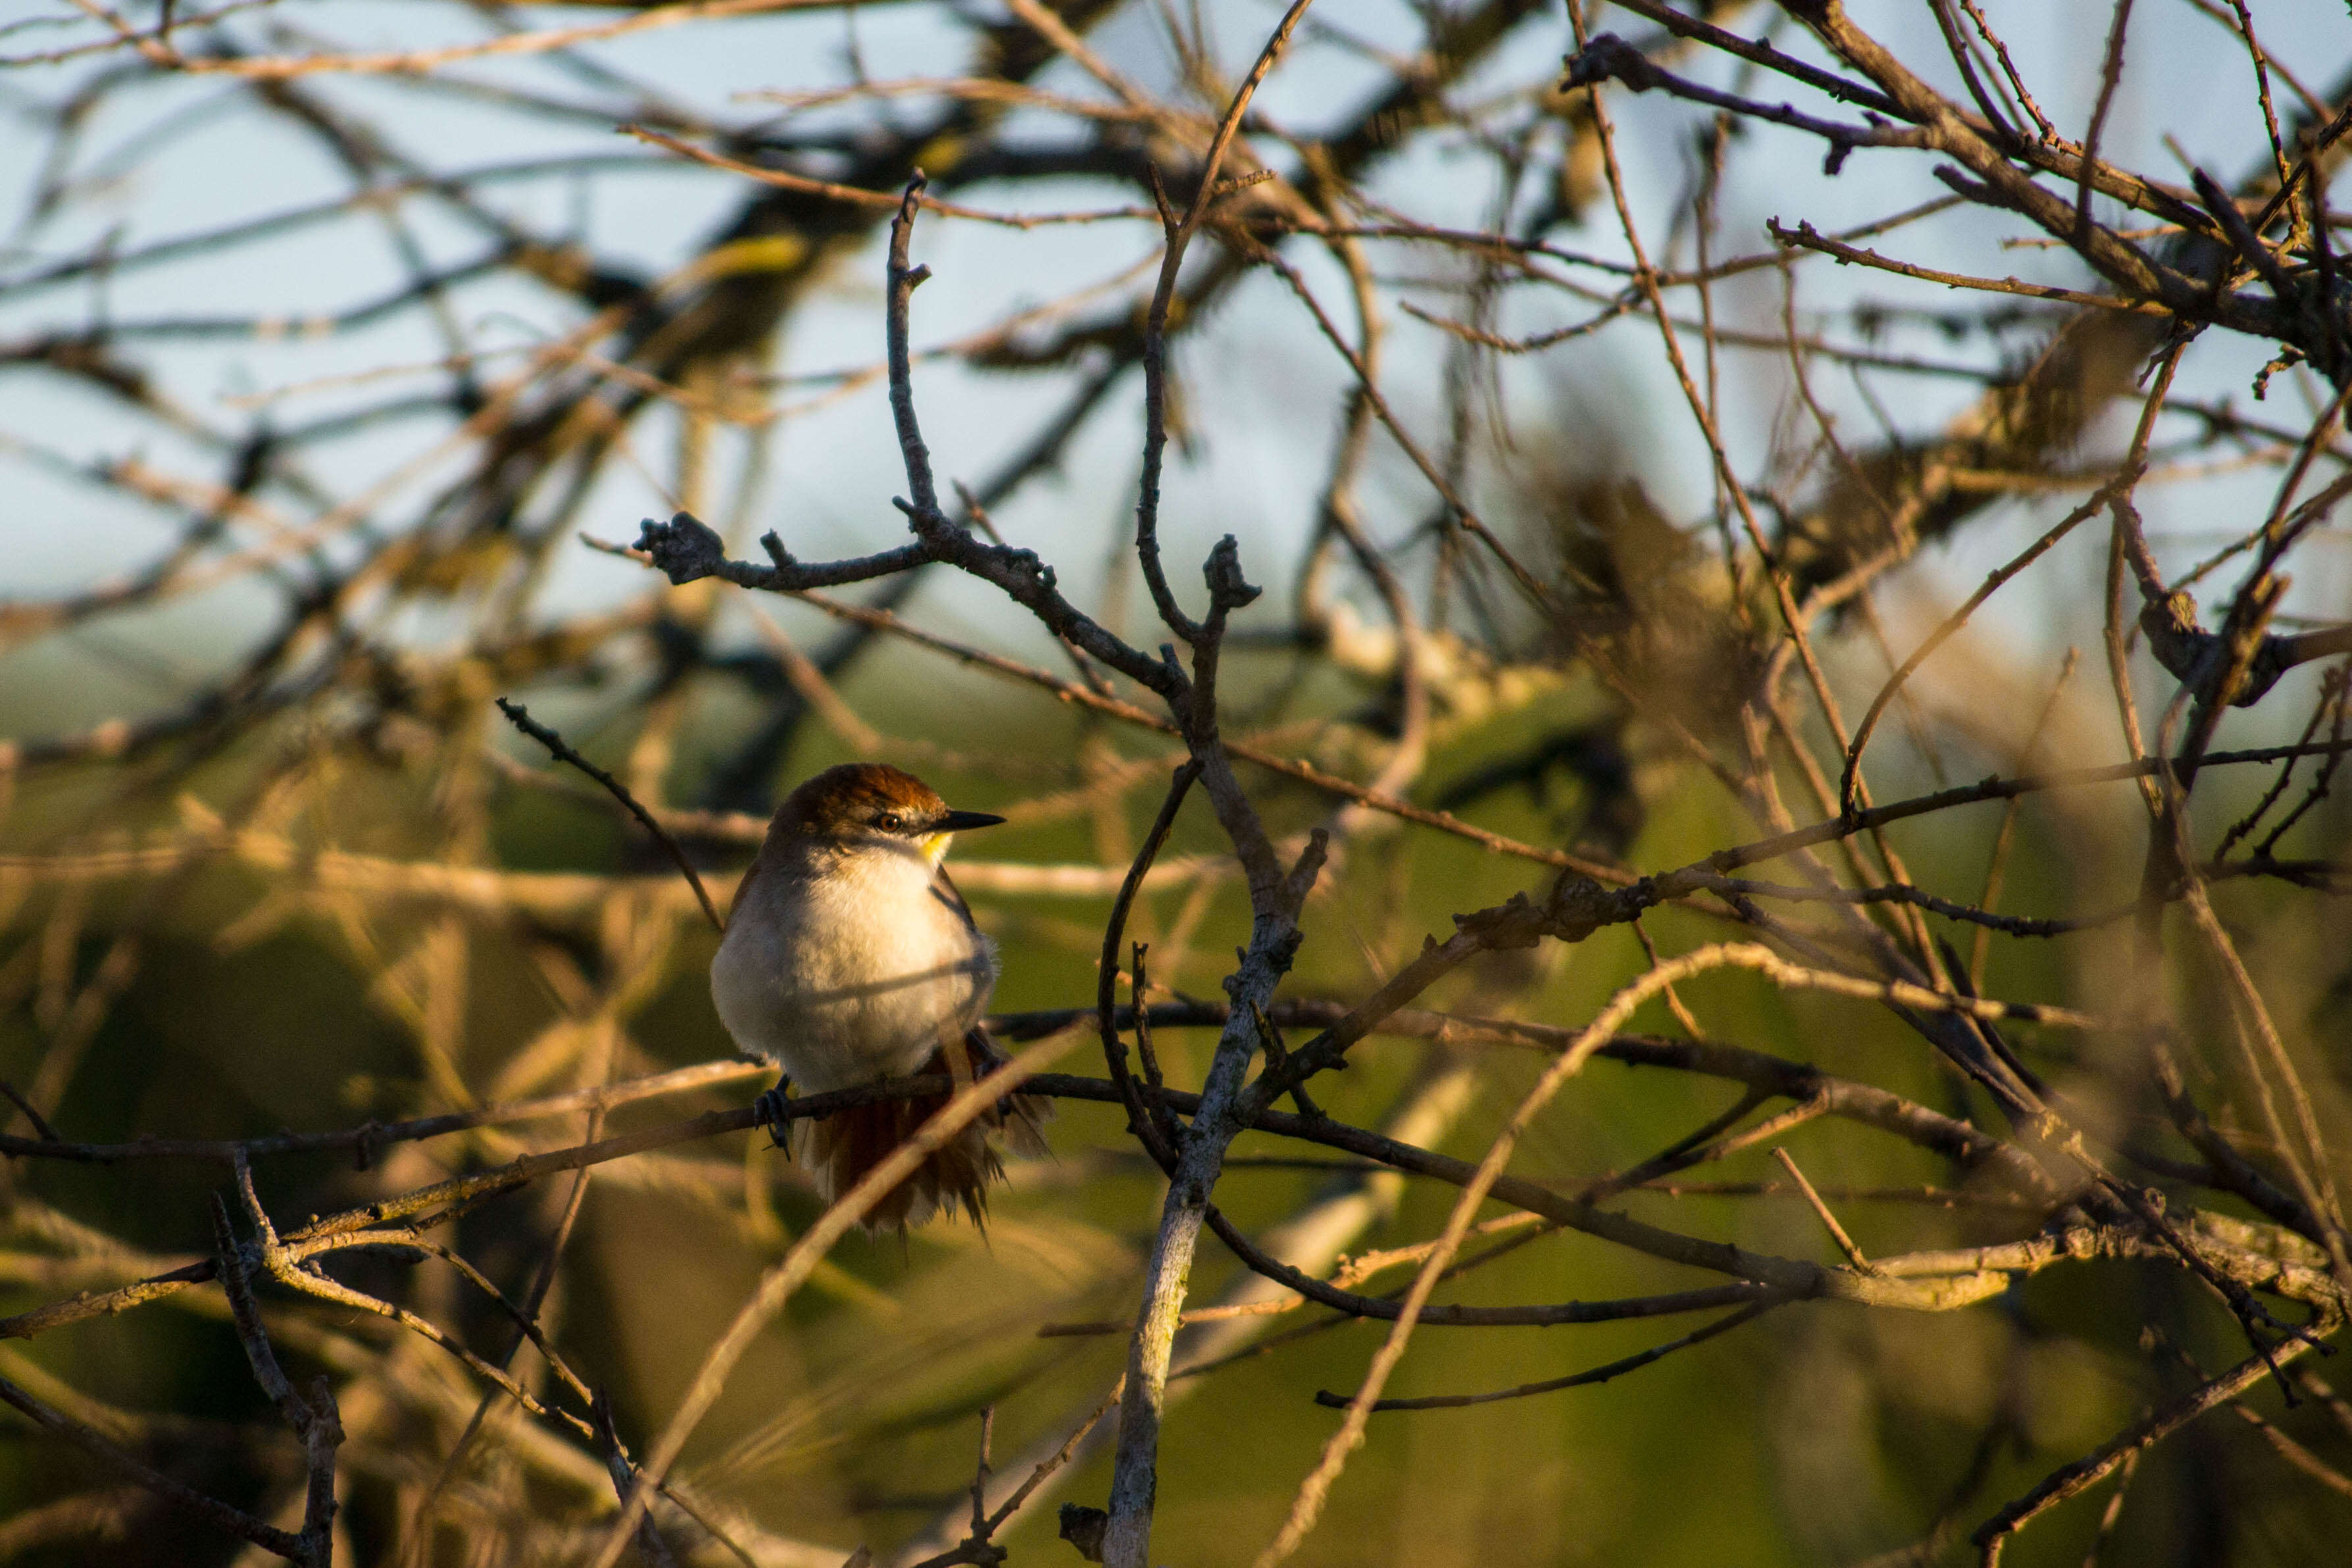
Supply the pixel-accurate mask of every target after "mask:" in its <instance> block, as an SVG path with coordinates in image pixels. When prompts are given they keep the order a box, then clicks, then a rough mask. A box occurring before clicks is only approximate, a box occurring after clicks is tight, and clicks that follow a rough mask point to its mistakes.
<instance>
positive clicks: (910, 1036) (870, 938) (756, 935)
mask: <svg viewBox="0 0 2352 1568" xmlns="http://www.w3.org/2000/svg"><path fill="white" fill-rule="evenodd" d="M743 904H744V907H740V908H738V909H737V910H736V911H735V912H734V914H733V915H732V916H731V917H730V919H729V921H728V924H727V935H726V937H725V939H724V940H722V941H721V942H720V943H719V956H718V957H717V958H716V959H714V960H713V961H712V963H711V966H710V995H711V999H712V1000H713V1001H714V1002H716V1003H717V1004H718V1007H719V1019H720V1020H721V1021H723V1022H724V1023H725V1024H726V1025H727V1030H728V1032H729V1033H730V1034H732V1035H733V1036H734V1037H735V1042H736V1044H738V1045H739V1046H740V1047H742V1048H743V1049H744V1050H745V1051H750V1052H751V1053H753V1054H756V1055H760V1056H764V1057H767V1058H768V1059H769V1060H771V1061H774V1062H776V1063H777V1064H778V1065H780V1066H781V1067H782V1068H783V1070H784V1071H785V1072H787V1073H788V1074H790V1075H791V1077H792V1079H793V1082H794V1083H795V1084H797V1085H798V1086H799V1087H800V1088H801V1089H802V1090H803V1091H804V1092H809V1093H823V1092H825V1091H827V1090H830V1089H845V1088H847V1087H849V1086H851V1085H853V1084H856V1083H865V1082H872V1081H873V1080H875V1079H877V1078H887V1077H894V1076H898V1075H902V1074H906V1073H910V1072H913V1071H917V1070H919V1068H921V1066H922V1065H923V1063H924V1061H926V1060H927V1059H928V1058H929V1056H930V1054H931V1052H932V1051H935V1050H937V1049H938V1048H939V1046H940V1043H941V1042H942V1041H943V1040H949V1039H954V1038H959V1037H961V1035H962V1034H963V1032H964V1031H965V1030H968V1029H970V1028H971V1026H972V1025H973V1024H974V1023H976V1022H978V1021H979V1019H980V1015H981V1013H982V1011H983V1010H984V1009H986V1008H987V1006H988V994H989V991H990V990H991V989H992V988H993V987H994V985H995V983H996V953H995V948H994V946H993V945H992V943H990V942H989V940H988V939H987V938H986V937H985V936H982V935H981V934H980V933H979V932H978V931H976V930H974V929H973V928H972V927H971V924H970V922H969V921H968V919H967V918H966V916H965V915H964V914H963V911H962V910H961V908H959V907H958V906H957V904H956V903H955V901H954V898H953V896H952V895H951V894H950V893H949V892H948V890H947V889H946V888H944V887H942V886H940V883H939V882H938V880H937V878H936V876H935V874H934V873H933V870H932V867H931V864H930V862H929V859H928V858H927V857H925V856H923V855H922V854H920V853H919V852H913V851H912V850H911V847H910V848H909V849H908V851H904V852H901V851H899V850H898V849H896V848H876V849H872V850H867V851H863V852H857V853H855V854H849V855H843V856H839V857H836V858H833V859H830V860H828V861H826V862H824V864H823V866H822V867H815V866H812V867H808V868H797V867H795V868H786V867H782V866H765V867H762V868H761V872H760V874H759V875H758V876H757V877H756V878H755V879H753V881H752V883H751V887H750V888H749V889H747V890H746V892H745V894H744V895H743Z"/></svg>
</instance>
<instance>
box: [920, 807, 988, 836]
mask: <svg viewBox="0 0 2352 1568" xmlns="http://www.w3.org/2000/svg"><path fill="white" fill-rule="evenodd" d="M1001 821H1004V819H1003V818H1002V817H992V816H990V815H989V814H988V813H987V812H985V811H950V812H949V813H948V814H947V815H946V816H944V817H941V818H940V819H939V820H938V821H935V822H933V823H932V824H931V831H933V832H935V833H963V832H969V831H971V830H972V829H974V828H992V827H994V826H996V824H997V823H999V822H1001Z"/></svg>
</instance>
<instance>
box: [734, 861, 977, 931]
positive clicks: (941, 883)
mask: <svg viewBox="0 0 2352 1568" xmlns="http://www.w3.org/2000/svg"><path fill="white" fill-rule="evenodd" d="M747 880H748V879H747ZM736 896H737V897H739V898H740V897H741V896H742V895H741V894H737V895H736ZM931 896H932V897H934V898H936V899H938V900H939V901H940V903H942V904H946V905H947V906H948V907H949V908H950V909H952V910H954V911H955V912H956V914H957V915H960V916H961V918H962V920H963V924H964V929H965V930H967V931H978V930H979V929H980V922H978V921H976V920H974V919H973V918H972V917H971V905H970V904H966V903H965V902H964V901H963V894H961V893H958V892H957V891H956V884H955V878H953V877H951V876H950V875H949V874H948V868H947V867H946V866H944V865H942V866H940V869H939V870H937V871H935V872H933V873H931Z"/></svg>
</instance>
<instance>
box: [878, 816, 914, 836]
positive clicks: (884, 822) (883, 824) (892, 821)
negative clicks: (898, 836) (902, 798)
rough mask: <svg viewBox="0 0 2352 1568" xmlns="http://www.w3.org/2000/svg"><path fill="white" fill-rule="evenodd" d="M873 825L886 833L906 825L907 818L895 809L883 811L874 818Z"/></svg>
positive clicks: (893, 831)
mask: <svg viewBox="0 0 2352 1568" xmlns="http://www.w3.org/2000/svg"><path fill="white" fill-rule="evenodd" d="M874 825H875V826H876V827H877V828H879V829H881V830H882V831H884V832H886V833H895V832H897V831H899V830H900V829H901V828H904V827H905V826H906V825H907V819H906V818H904V817H902V816H900V815H898V812H896V811H885V812H883V813H882V814H881V815H880V816H878V817H877V818H875V819H874Z"/></svg>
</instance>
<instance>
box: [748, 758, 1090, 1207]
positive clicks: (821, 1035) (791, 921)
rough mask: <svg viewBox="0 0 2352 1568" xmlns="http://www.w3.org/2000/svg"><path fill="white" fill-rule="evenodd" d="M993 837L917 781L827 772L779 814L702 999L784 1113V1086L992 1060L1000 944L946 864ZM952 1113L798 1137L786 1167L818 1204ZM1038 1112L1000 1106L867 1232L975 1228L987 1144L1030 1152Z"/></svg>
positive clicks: (841, 1116)
mask: <svg viewBox="0 0 2352 1568" xmlns="http://www.w3.org/2000/svg"><path fill="white" fill-rule="evenodd" d="M1003 820H1004V819H1003V818H1002V817H992V816H990V815H988V814H987V813H986V812H983V811H955V810H949V809H948V803H947V802H946V801H945V800H940V797H939V794H938V792H937V791H936V790H934V789H931V787H930V786H929V785H928V784H925V783H924V782H923V781H922V780H921V779H917V778H916V777H914V776H913V775H912V774H909V773H904V772H901V771H900V770H899V769H898V768H890V767H887V766H884V765H882V764H880V763H871V762H853V763H845V764H844V765H843V766H841V767H838V768H827V769H826V770H825V771H824V772H823V773H820V774H818V775H817V776H816V777H815V778H814V779H809V780H808V781H807V782H805V783H803V785H802V786H801V787H800V788H799V789H795V790H793V792H792V794H791V795H790V796H788V797H787V798H786V799H785V800H784V803H783V805H782V806H781V807H779V808H778V809H777V811H776V815H775V819H774V820H773V821H771V822H770V823H769V824H768V836H767V838H766V840H765V841H763V842H762V843H761V845H760V855H759V858H758V859H757V860H755V861H753V862H751V870H749V871H747V872H745V873H743V881H742V883H741V885H740V886H739V887H738V888H737V889H736V890H735V904H734V907H733V910H732V911H731V913H730V915H729V916H728V919H727V934H726V936H725V937H724V938H723V939H722V940H721V941H720V942H719V956H718V957H717V958H715V959H713V960H712V961H711V965H710V996H711V999H712V1000H713V1001H714V1002H716V1003H717V1004H718V1007H719V1019H720V1021H722V1022H724V1023H725V1024H726V1026H727V1030H728V1032H729V1033H730V1034H731V1035H733V1036H734V1037H735V1043H736V1044H737V1045H739V1046H740V1047H741V1048H742V1049H743V1050H744V1051H746V1052H748V1053H750V1054H751V1055H755V1056H763V1057H765V1058H767V1059H768V1060H769V1061H773V1062H775V1063H776V1064H777V1065H778V1066H780V1067H782V1069H783V1070H784V1079H783V1082H782V1083H779V1084H778V1085H777V1087H776V1089H775V1090H774V1091H773V1094H774V1095H775V1096H776V1097H777V1098H778V1099H779V1100H780V1099H781V1097H782V1092H783V1090H784V1088H785V1087H786V1086H787V1085H797V1086H798V1087H799V1088H800V1089H801V1090H802V1091H803V1092H806V1093H816V1094H821V1093H825V1092H830V1091H832V1090H836V1089H848V1088H853V1087H855V1086H856V1085H858V1084H863V1083H871V1082H876V1081H877V1080H880V1079H884V1078H901V1077H907V1076H909V1075H912V1074H917V1073H934V1072H944V1073H947V1074H949V1075H950V1076H951V1077H952V1078H953V1079H954V1080H955V1082H957V1083H959V1084H961V1083H967V1082H971V1080H972V1079H974V1078H976V1077H979V1076H981V1075H982V1074H984V1073H986V1072H987V1071H989V1070H990V1069H991V1068H993V1067H995V1066H996V1065H997V1064H998V1063H1000V1062H1001V1061H1003V1056H1002V1054H1001V1053H1000V1052H999V1051H997V1050H996V1048H995V1046H994V1044H993V1043H992V1041H991V1040H989V1038H988V1031H987V1030H985V1029H984V1028H982V1024H981V1015H982V1012H983V1011H984V1010H985V1009H986V1008H987V1006H988V994H989V992H990V990H991V989H992V988H994V986H995V984H996V972H997V966H996V948H995V945H994V944H993V943H992V942H990V941H989V939H988V938H987V937H985V936H982V935H981V932H980V928H979V927H978V926H977V925H973V924H972V918H971V910H970V909H968V908H966V907H965V905H964V902H963V899H962V897H961V894H958V893H957V892H956V889H955V883H952V882H950V880H949V879H948V873H947V869H946V867H945V866H943V865H942V864H941V863H940V862H942V860H944V859H945V857H946V855H947V852H948V842H949V840H950V838H951V837H952V836H953V835H954V834H956V833H958V832H961V831H966V830H969V829H972V828H985V827H991V826H993V825H994V824H996V823H998V822H1001V821H1003ZM946 1100H947V1097H946V1096H944V1095H931V1096H924V1097H920V1098H917V1099H911V1100H891V1101H883V1102H879V1103H875V1104H871V1105H861V1106H856V1107H854V1108H852V1109H849V1110H846V1111H837V1112H835V1113H833V1114H832V1115H830V1116H827V1117H824V1118H823V1119H822V1120H809V1119H803V1120H797V1121H795V1122H793V1124H792V1126H793V1133H792V1137H791V1147H792V1151H793V1157H794V1158H795V1159H796V1160H798V1161H799V1162H800V1163H801V1164H802V1165H803V1166H805V1167H807V1168H808V1169H809V1170H811V1171H813V1172H814V1173H815V1176H816V1178H817V1186H818V1190H819V1191H820V1192H821V1193H822V1194H823V1196H824V1199H825V1201H827V1202H828V1203H829V1202H831V1201H833V1200H834V1199H835V1198H836V1197H840V1196H841V1195H842V1194H843V1193H845V1192H846V1191H848V1190H849V1188H850V1187H851V1186H855V1185H856V1182H857V1180H858V1179H859V1178H860V1177H861V1176H865V1174H866V1172H867V1171H870V1170H872V1169H873V1168H874V1167H875V1166H877V1165H879V1164H880V1163H881V1162H882V1161H883V1160H884V1159H886V1158H887V1157H888V1155H889V1154H890V1152H891V1151H892V1150H893V1149H895V1148H897V1147H898V1145H900V1144H902V1143H904V1142H905V1141H906V1140H907V1138H908V1136H909V1135H910V1134H912V1133H913V1132H914V1130H915V1129H916V1128H917V1127H918V1126H919V1125H920V1124H922V1122H923V1121H924V1119H925V1118H926V1117H928V1116H929V1115H930V1113H932V1112H934V1111H936V1110H938V1109H939V1108H940V1106H941V1105H943V1104H945V1103H946ZM1042 1113H1043V1103H1042V1102H1039V1101H1037V1100H1035V1099H1034V1098H1031V1097H1029V1096H1024V1095H1013V1096H1009V1097H1008V1098H1007V1099H1006V1100H1004V1101H1003V1103H1000V1104H999V1105H997V1106H996V1107H995V1108H994V1109H993V1111H992V1113H990V1114H988V1115H984V1116H982V1118H981V1119H980V1120H979V1121H976V1122H974V1123H973V1124H971V1126H970V1127H967V1128H966V1129H965V1130H964V1131H963V1132H962V1133H961V1134H959V1135H958V1136H957V1137H956V1138H955V1139H954V1140H953V1141H951V1142H950V1143H948V1144H946V1145H943V1146H941V1147H940V1150H939V1151H938V1152H937V1153H935V1154H933V1155H931V1156H930V1157H929V1158H928V1159H926V1160H925V1161H924V1162H923V1164H922V1165H921V1166H919V1167H918V1168H917V1169H916V1171H915V1173H914V1175H912V1176H909V1177H908V1179H907V1180H906V1181H904V1182H902V1183H900V1184H899V1185H898V1187H896V1188H895V1189H893V1190H892V1191H891V1192H890V1193H889V1194H888V1195H887V1197H884V1199H883V1200H882V1202H881V1203H879V1204H877V1206H876V1207H875V1208H874V1209H873V1211H872V1212H871V1213H869V1214H868V1215H867V1216H866V1228H868V1229H869V1230H873V1229H879V1228H882V1227H885V1226H892V1225H896V1226H899V1227H904V1226H907V1225H910V1224H919V1223H921V1222H922V1221H923V1220H925V1219H928V1218H930V1216H931V1215H932V1214H933V1213H934V1212H935V1211H936V1210H938V1209H940V1208H941V1207H950V1206H952V1205H956V1204H961V1206H962V1207H963V1208H964V1210H965V1212H966V1213H968V1214H970V1215H971V1218H973V1219H974V1220H979V1219H981V1218H983V1217H984V1214H985V1207H986V1205H985V1201H984V1195H985V1193H986V1189H987V1187H988V1185H989V1183H991V1182H992V1181H994V1180H996V1179H998V1178H1000V1177H1001V1176H1003V1171H1004V1166H1003V1160H1002V1158H1001V1157H1000V1156H999V1155H998V1153H997V1150H996V1148H995V1146H994V1145H993V1143H992V1137H993V1135H994V1134H998V1133H1003V1134H1006V1135H1007V1136H1008V1137H1009V1138H1011V1139H1012V1140H1013V1141H1014V1142H1015V1143H1017V1144H1020V1145H1025V1146H1026V1148H1027V1149H1031V1150H1042V1148H1043V1143H1042V1140H1040V1139H1039V1137H1038V1135H1037V1130H1036V1124H1037V1122H1038V1120H1039V1119H1040V1116H1041V1114H1042ZM779 1124H781V1122H780V1119H779ZM778 1141H779V1142H782V1141H783V1140H782V1139H781V1138H780V1139H779V1140H778Z"/></svg>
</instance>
